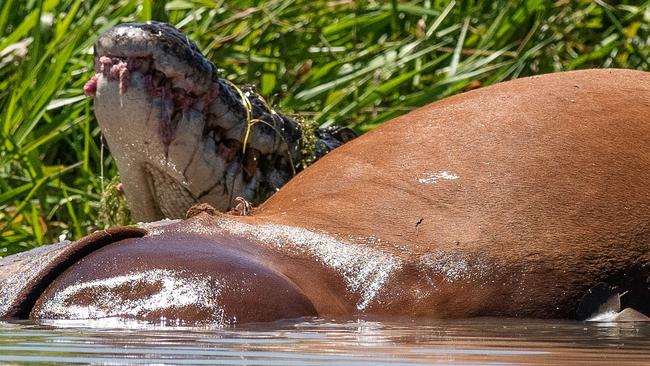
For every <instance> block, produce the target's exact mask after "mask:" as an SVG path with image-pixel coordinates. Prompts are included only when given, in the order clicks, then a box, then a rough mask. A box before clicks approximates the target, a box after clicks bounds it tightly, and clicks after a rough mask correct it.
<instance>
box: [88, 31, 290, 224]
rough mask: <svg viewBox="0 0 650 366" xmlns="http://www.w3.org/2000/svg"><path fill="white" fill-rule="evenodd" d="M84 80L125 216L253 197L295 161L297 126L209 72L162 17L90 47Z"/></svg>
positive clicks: (223, 205)
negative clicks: (89, 69)
mask: <svg viewBox="0 0 650 366" xmlns="http://www.w3.org/2000/svg"><path fill="white" fill-rule="evenodd" d="M95 71H96V74H95V75H94V76H93V77H92V78H91V80H90V81H88V83H87V84H86V86H85V87H84V92H85V93H86V95H94V97H95V103H94V108H95V114H96V116H97V120H98V121H99V125H100V127H101V129H102V133H103V135H104V137H105V138H106V141H107V142H108V146H109V148H110V150H111V154H112V156H113V157H114V158H115V160H116V162H117V167H118V169H119V172H120V176H121V179H122V182H123V184H124V193H125V195H126V198H127V201H128V202H129V208H130V209H131V212H132V216H133V218H134V219H135V220H138V221H152V220H156V219H160V218H163V217H169V218H178V217H182V216H184V215H185V212H186V211H187V209H188V208H189V207H190V206H192V205H193V204H194V203H196V202H206V203H209V204H211V205H212V206H214V207H216V208H217V209H219V210H221V211H226V210H228V209H230V208H231V206H232V204H233V201H234V199H235V198H237V197H242V198H244V199H245V200H247V201H250V202H252V203H259V202H262V201H263V200H264V199H265V198H267V197H268V196H269V195H270V194H272V193H274V192H275V191H276V190H277V189H278V188H279V187H280V186H282V185H283V184H284V183H285V182H286V181H288V180H289V179H290V178H291V177H292V176H293V175H294V174H295V172H296V170H297V169H299V168H300V166H299V161H300V160H301V156H300V141H301V136H302V132H301V128H300V126H299V125H298V124H296V123H295V122H294V121H293V120H292V119H290V118H288V117H286V116H284V115H282V114H280V113H277V112H276V111H275V110H273V109H272V108H271V107H269V105H268V104H267V103H266V102H265V101H264V99H263V98H262V97H260V96H259V95H258V94H256V93H255V91H254V90H252V89H251V88H238V87H236V86H235V85H234V84H232V83H230V82H228V81H227V80H224V79H220V78H219V77H218V76H217V72H216V68H215V66H214V65H213V64H212V63H211V62H210V61H208V60H207V59H206V58H205V57H204V56H203V55H202V54H201V52H200V51H199V49H198V47H197V46H196V44H195V43H194V42H192V41H191V40H190V39H188V38H187V37H186V36H185V35H183V34H182V33H181V32H180V31H178V30H177V29H176V28H174V27H172V26H170V25H167V24H163V23H155V22H151V23H146V24H137V23H127V24H122V25H118V26H116V27H114V28H112V29H110V30H108V31H106V32H105V33H103V34H102V35H101V36H100V37H99V39H98V40H97V42H96V44H95Z"/></svg>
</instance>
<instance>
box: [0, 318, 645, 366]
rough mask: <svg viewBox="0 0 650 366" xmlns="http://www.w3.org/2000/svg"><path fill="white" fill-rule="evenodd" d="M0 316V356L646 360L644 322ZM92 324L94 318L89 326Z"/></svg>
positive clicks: (102, 360) (65, 359)
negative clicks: (184, 321) (231, 324)
mask: <svg viewBox="0 0 650 366" xmlns="http://www.w3.org/2000/svg"><path fill="white" fill-rule="evenodd" d="M107 324H108V325H110V323H107V322H103V323H101V324H83V325H81V324H74V323H65V324H62V323H59V324H56V325H57V326H53V325H51V324H50V325H48V324H34V323H0V363H3V364H5V363H12V364H15V363H34V362H44V363H48V364H50V363H57V362H62V363H99V364H111V365H120V364H213V363H215V361H216V360H219V361H220V362H219V363H225V364H236V365H322V364H328V365H359V364H373V365H400V364H408V365H413V364H422V365H424V364H432V363H437V364H453V365H485V364H497V365H503V364H584V365H594V364H614V363H615V364H616V365H617V366H620V365H639V364H647V363H650V324H648V323H634V324H633V323H619V324H602V323H601V324H599V323H579V322H565V321H538V320H513V319H472V320H454V321H435V322H434V321H429V322H423V321H416V322H410V321H401V322H375V321H362V320H355V321H347V322H343V321H338V322H329V321H326V320H310V321H304V322H299V323H295V322H294V323H275V324H271V325H268V324H266V325H248V326H238V327H236V328H225V329H187V328H185V329H174V328H169V327H166V328H165V327H151V326H149V327H142V326H132V327H126V328H125V327H124V324H122V325H121V326H122V328H121V329H116V328H111V327H107ZM99 326H101V327H99Z"/></svg>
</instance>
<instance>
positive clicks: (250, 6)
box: [0, 0, 650, 255]
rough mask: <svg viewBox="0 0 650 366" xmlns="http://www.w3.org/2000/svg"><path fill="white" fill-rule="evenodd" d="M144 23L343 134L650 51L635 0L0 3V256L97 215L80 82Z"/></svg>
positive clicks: (98, 154)
mask: <svg viewBox="0 0 650 366" xmlns="http://www.w3.org/2000/svg"><path fill="white" fill-rule="evenodd" d="M150 19H156V20H162V21H167V22H170V23H172V24H175V25H176V26H178V27H179V28H181V29H182V30H183V31H184V32H186V33H187V34H188V35H189V36H190V37H191V38H192V39H194V40H195V41H196V42H197V43H198V44H199V46H200V47H201V48H202V50H203V51H204V53H205V54H207V55H208V57H209V58H211V59H212V60H213V61H214V62H215V63H216V64H217V66H218V67H219V68H221V69H222V70H223V72H222V73H223V76H225V77H227V78H229V79H230V80H232V81H233V82H236V83H252V84H255V85H256V86H257V89H258V90H259V91H260V92H261V93H262V95H264V96H265V97H266V98H267V100H269V101H270V102H271V103H272V104H274V105H275V106H276V107H277V108H278V109H280V110H282V111H285V112H289V113H298V114H301V115H303V116H305V117H307V118H310V119H313V120H315V121H316V122H317V123H318V124H321V125H331V124H338V125H348V126H351V127H353V128H354V129H356V130H357V131H359V132H364V131H367V130H369V129H372V128H373V127H375V126H377V125H378V124H380V123H382V122H384V121H386V120H388V119H390V118H393V117H395V116H397V115H400V114H403V113H406V112H407V111H409V110H411V109H413V108H416V107H418V106H421V105H424V104H426V103H429V102H431V101H434V100H438V99H440V98H444V97H446V96H448V95H451V94H454V93H459V92H462V91H464V90H468V89H471V88H475V87H479V86H484V85H488V84H492V83H495V82H499V81H502V80H508V79H513V78H517V77H521V76H526V75H531V74H538V73H548V72H556V71H563V70H572V69H580V68H589V67H624V68H637V69H648V61H647V60H648V57H649V56H650V48H649V45H648V39H649V37H650V25H649V24H650V2H639V1H629V2H628V1H623V2H616V3H615V2H605V1H563V0H560V1H556V2H548V1H541V0H529V1H518V2H517V1H469V0H468V1H461V0H457V1H452V2H447V1H435V0H426V1H390V2H378V1H346V0H331V1H319V0H308V1H302V0H296V1H290V0H283V1H262V2H257V1H223V2H219V1H216V2H215V1H213V0H175V1H169V2H166V3H165V2H164V1H152V0H150V1H137V2H136V1H127V0H122V1H102V0H98V1H87V0H86V1H82V0H40V1H38V0H20V1H19V0H1V1H0V121H1V122H0V126H1V128H0V255H6V254H9V253H14V252H17V251H21V250H25V249H28V248H31V247H34V246H37V245H41V244H45V243H50V242H54V241H57V240H59V239H63V238H67V239H75V238H78V237H80V236H82V235H84V234H85V233H87V232H89V231H91V230H93V229H97V228H100V227H102V224H101V223H100V222H99V221H98V206H99V204H98V202H99V200H100V197H101V195H102V189H103V187H104V186H105V185H106V184H107V183H108V181H110V179H111V178H112V177H114V176H115V174H116V168H115V164H114V162H113V161H112V159H111V157H110V155H109V152H108V151H107V149H106V147H105V146H104V144H103V143H102V140H101V137H100V133H99V129H98V127H97V124H96V122H95V120H94V116H93V113H92V103H91V101H89V100H88V99H86V98H84V97H83V94H82V91H81V89H82V86H83V84H84V82H85V81H86V80H87V79H88V78H89V77H90V76H91V75H92V72H93V71H92V52H91V51H92V44H93V42H94V40H95V39H96V37H97V35H98V34H99V33H100V32H102V31H104V30H106V29H108V28H109V27H111V26H113V25H115V24H117V23H119V22H124V21H145V20H150Z"/></svg>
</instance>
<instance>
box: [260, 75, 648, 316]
mask: <svg viewBox="0 0 650 366" xmlns="http://www.w3.org/2000/svg"><path fill="white" fill-rule="evenodd" d="M649 146H650V74H649V73H645V72H638V71H629V70H588V71H579V72H571V73H560V74H551V75H543V76H536V77H531V78H525V79H520V80H515V81H511V82H507V83H502V84H498V85H495V86H492V87H488V88H484V89H479V90H475V91H471V92H468V93H465V94H461V95H458V96H454V97H451V98H447V99H445V100H442V101H439V102H436V103H433V104H430V105H428V106H426V107H423V108H420V109H418V110H416V111H414V112H412V113H409V114H407V115H405V116H402V117H399V118H397V119H395V120H393V121H391V122H389V123H386V124H384V125H382V126H380V127H378V128H377V129H375V130H373V131H371V132H369V133H368V134H366V135H364V136H363V137H362V138H359V139H357V140H355V141H352V142H350V143H348V144H346V145H344V146H343V147H341V148H339V149H337V150H336V151H334V152H332V153H330V154H329V156H326V157H325V158H323V159H322V160H321V161H319V162H317V163H316V164H314V166H312V167H311V168H309V169H307V170H305V171H304V172H302V173H301V174H299V175H298V176H297V177H295V178H294V179H293V180H292V181H290V182H289V183H288V184H287V185H286V186H285V187H284V188H283V189H281V190H280V192H278V193H277V194H276V195H274V196H272V197H271V198H270V199H269V200H268V201H267V202H266V203H265V204H263V205H262V206H261V207H260V209H259V210H258V211H257V212H256V213H255V219H256V220H259V221H273V222H277V223H281V224H288V225H292V226H302V227H307V228H310V229H314V230H324V231H327V232H329V233H335V234H337V235H339V236H342V237H349V236H370V235H374V236H376V237H379V238H381V239H382V240H381V249H382V250H384V251H387V252H390V253H393V254H395V255H398V256H402V257H407V258H411V259H412V260H414V258H416V257H418V256H421V255H425V254H429V253H445V252H446V253H462V254H463V255H464V256H467V257H470V260H475V261H480V262H484V263H486V265H487V266H488V267H489V270H487V271H486V272H485V273H484V278H483V279H482V280H483V282H484V283H483V285H482V286H480V287H479V288H477V286H476V285H477V284H476V283H474V284H472V283H469V284H465V285H459V286H460V287H458V288H453V289H450V290H449V291H444V292H448V296H440V295H441V294H438V296H437V297H436V298H435V299H433V300H434V304H432V303H427V304H425V305H424V307H425V308H426V309H419V308H418V309H414V311H416V312H419V311H422V312H431V311H432V310H431V309H432V308H436V306H434V305H435V303H439V305H440V306H438V307H437V308H438V309H439V310H438V315H443V316H466V315H468V314H477V315H478V314H481V315H528V316H541V317H547V316H568V315H571V314H570V312H571V311H572V310H571V309H572V307H573V306H575V304H576V302H577V299H579V297H580V296H581V294H582V293H584V291H586V290H587V289H588V288H589V287H590V286H591V285H592V284H594V283H595V282H597V281H599V280H610V281H614V282H616V281H623V282H624V280H622V279H617V278H614V277H620V276H623V275H627V277H628V279H629V280H631V277H634V276H642V273H641V271H644V272H645V273H646V274H647V273H648V271H649V268H648V266H649V262H650V255H649V251H650V154H649V153H648V147H649ZM441 171H446V172H449V173H453V174H455V175H457V176H458V177H459V178H458V179H455V180H447V181H445V180H440V181H438V182H436V183H433V184H420V183H419V182H418V179H419V178H422V177H426V176H427V174H428V173H432V172H441ZM418 275H420V274H418V273H416V272H414V273H413V275H412V276H411V278H406V279H405V280H404V281H405V282H406V283H415V282H417V280H416V278H415V277H416V276H418ZM407 277H408V276H407ZM463 292H466V294H463ZM468 295H471V296H468ZM447 302H448V303H447ZM402 305H403V304H401V305H400V306H402ZM448 305H453V306H451V307H450V306H448ZM414 306H415V305H414ZM416 307H417V306H416ZM427 309H428V310H427ZM441 309H444V310H443V312H442V313H440V310H441Z"/></svg>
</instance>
